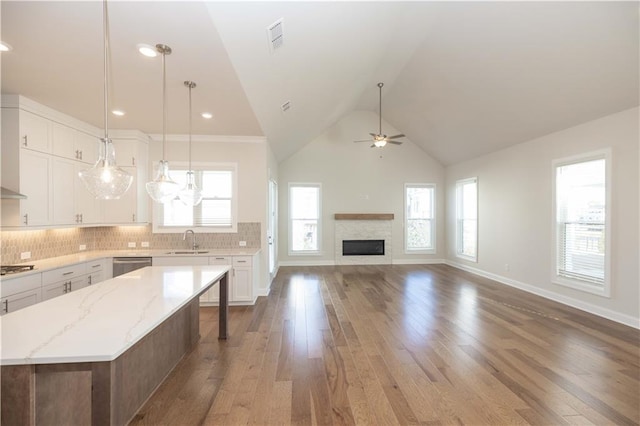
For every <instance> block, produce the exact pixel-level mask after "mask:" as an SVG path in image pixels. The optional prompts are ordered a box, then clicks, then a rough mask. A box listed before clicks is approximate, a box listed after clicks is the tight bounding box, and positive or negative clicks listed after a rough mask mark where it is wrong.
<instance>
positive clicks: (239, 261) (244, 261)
mask: <svg viewBox="0 0 640 426" xmlns="http://www.w3.org/2000/svg"><path fill="white" fill-rule="evenodd" d="M236 262H238V263H247V261H246V260H236Z"/></svg>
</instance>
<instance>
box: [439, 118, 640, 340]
mask: <svg viewBox="0 0 640 426" xmlns="http://www.w3.org/2000/svg"><path fill="white" fill-rule="evenodd" d="M638 114H639V111H638V108H634V109H631V110H627V111H623V112H620V113H617V114H613V115H610V116H607V117H603V118H601V119H598V120H594V121H591V122H588V123H585V124H582V125H579V126H576V127H572V128H569V129H566V130H563V131H561V132H557V133H553V134H550V135H547V136H544V137H541V138H538V139H534V140H532V141H529V142H526V143H522V144H519V145H516V146H514V147H511V148H508V149H504V150H501V151H498V152H495V153H493V154H490V155H487V156H483V157H480V158H477V159H474V160H471V161H467V162H464V163H460V164H456V165H453V166H450V167H448V168H447V169H446V182H447V184H446V185H447V228H446V229H447V259H448V261H449V262H453V263H456V264H458V265H463V266H465V267H470V268H474V269H476V270H479V272H481V273H483V274H485V275H487V276H491V277H493V278H497V279H499V280H501V281H503V282H506V283H509V284H511V285H514V286H519V287H522V288H526V289H527V290H529V291H532V292H535V293H538V294H541V295H544V296H546V297H550V298H553V299H556V300H559V301H563V302H564V303H568V304H570V305H573V306H576V307H580V308H582V309H585V310H588V311H591V312H593V313H596V314H599V315H601V316H605V317H609V318H612V319H615V320H617V321H620V322H624V323H627V324H631V325H634V326H636V327H638V323H639V318H640V307H639V305H640V292H639V288H640V277H639V272H638V258H639V248H638V246H639V241H638V235H639V229H638V221H639V219H638V218H639V216H640V212H639V205H638V204H639V191H638V181H639V176H638V169H639V168H640V166H639V152H638V151H639V131H638ZM605 147H611V148H612V172H613V173H612V184H613V185H612V188H613V190H612V217H611V218H610V220H611V225H612V229H611V230H612V235H611V243H612V246H611V247H612V250H611V271H612V273H611V277H612V286H611V289H612V290H611V297H610V298H606V297H600V296H596V295H592V294H588V293H584V292H581V291H579V290H574V289H571V288H567V287H563V286H559V285H556V284H552V283H551V273H552V268H553V265H554V264H553V254H552V253H553V252H552V241H551V239H552V199H551V196H552V195H551V194H552V160H554V159H557V158H563V157H568V156H572V155H576V154H581V153H586V152H589V151H593V150H597V149H601V148H605ZM473 176H477V177H478V190H479V219H478V220H479V236H478V239H479V246H478V262H477V263H473V262H467V261H464V260H462V259H460V258H458V257H456V255H455V183H456V180H459V179H463V178H468V177H473ZM505 264H509V271H506V270H505Z"/></svg>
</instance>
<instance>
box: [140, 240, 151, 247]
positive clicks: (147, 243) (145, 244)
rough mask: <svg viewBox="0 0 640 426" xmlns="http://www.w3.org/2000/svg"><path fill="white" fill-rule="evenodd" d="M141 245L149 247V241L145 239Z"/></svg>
mask: <svg viewBox="0 0 640 426" xmlns="http://www.w3.org/2000/svg"><path fill="white" fill-rule="evenodd" d="M140 247H149V241H143V242H141V243H140Z"/></svg>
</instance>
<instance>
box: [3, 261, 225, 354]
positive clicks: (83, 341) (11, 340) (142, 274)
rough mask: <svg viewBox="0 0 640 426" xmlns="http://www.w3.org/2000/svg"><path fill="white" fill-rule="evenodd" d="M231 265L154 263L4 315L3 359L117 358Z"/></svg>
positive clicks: (213, 281) (212, 282) (216, 279)
mask: <svg viewBox="0 0 640 426" xmlns="http://www.w3.org/2000/svg"><path fill="white" fill-rule="evenodd" d="M229 270H230V266H225V265H216V266H151V267H146V268H143V269H138V270H136V271H133V272H130V273H128V274H125V275H120V276H119V277H116V278H112V279H110V280H107V281H103V282H101V283H98V284H95V285H91V286H89V287H85V288H82V289H80V290H77V291H73V292H71V293H68V294H66V295H64V296H61V297H56V298H53V299H50V300H47V301H44V302H42V303H38V304H36V305H32V306H29V307H27V308H24V309H21V310H18V311H16V312H12V313H9V314H6V315H4V316H3V317H0V329H1V331H2V340H1V342H2V345H1V347H0V353H1V355H2V357H1V363H2V364H3V365H21V364H50V363H69V362H96V361H112V360H114V359H116V358H117V357H118V356H120V355H121V354H122V353H124V352H125V351H126V350H127V349H128V348H130V347H131V346H132V345H133V344H135V343H136V342H137V341H139V340H140V339H141V338H142V337H144V336H145V335H147V334H148V333H149V332H150V331H151V330H153V329H154V328H155V327H157V326H158V325H159V324H160V323H162V322H163V321H164V320H166V319H167V318H168V317H169V316H171V315H172V314H173V313H174V312H176V311H177V310H179V309H180V308H181V307H183V306H184V305H186V304H187V303H188V302H189V301H190V300H192V299H193V298H195V297H199V295H200V294H202V293H203V292H204V291H205V290H206V289H207V288H209V287H210V286H211V285H213V284H214V283H216V282H217V281H219V280H220V278H221V277H222V276H223V275H224V274H225V273H226V272H228V271H229Z"/></svg>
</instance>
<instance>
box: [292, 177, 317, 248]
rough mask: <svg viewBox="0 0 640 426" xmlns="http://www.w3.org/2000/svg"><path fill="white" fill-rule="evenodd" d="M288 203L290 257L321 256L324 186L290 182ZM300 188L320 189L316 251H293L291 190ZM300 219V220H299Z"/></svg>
mask: <svg viewBox="0 0 640 426" xmlns="http://www.w3.org/2000/svg"><path fill="white" fill-rule="evenodd" d="M288 186H289V187H288V194H287V202H288V204H289V217H288V219H287V221H288V231H289V238H288V252H289V256H319V255H321V254H322V184H321V183H314V182H289V185H288ZM294 187H296V188H299V187H313V188H318V218H317V219H316V220H317V221H318V227H317V230H318V236H317V237H318V248H317V249H316V250H293V217H292V203H291V189H292V188H294ZM298 219H299V218H298Z"/></svg>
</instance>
